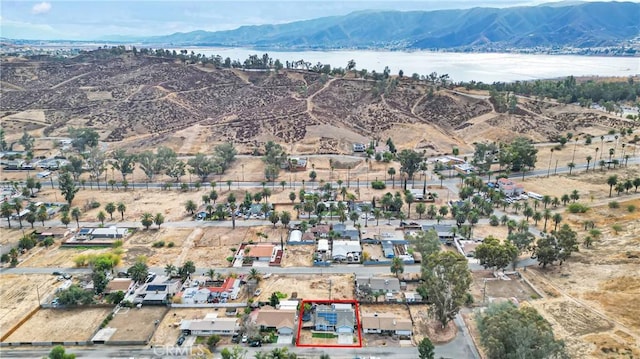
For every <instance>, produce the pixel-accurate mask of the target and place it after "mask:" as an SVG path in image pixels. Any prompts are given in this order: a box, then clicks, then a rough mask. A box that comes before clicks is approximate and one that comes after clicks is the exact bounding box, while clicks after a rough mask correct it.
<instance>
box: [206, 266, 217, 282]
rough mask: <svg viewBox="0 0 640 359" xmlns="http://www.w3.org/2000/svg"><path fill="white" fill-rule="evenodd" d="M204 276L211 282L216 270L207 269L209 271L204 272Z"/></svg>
mask: <svg viewBox="0 0 640 359" xmlns="http://www.w3.org/2000/svg"><path fill="white" fill-rule="evenodd" d="M206 275H207V277H209V279H211V280H212V281H213V279H214V278H215V277H216V270H215V269H213V268H209V270H207V272H206Z"/></svg>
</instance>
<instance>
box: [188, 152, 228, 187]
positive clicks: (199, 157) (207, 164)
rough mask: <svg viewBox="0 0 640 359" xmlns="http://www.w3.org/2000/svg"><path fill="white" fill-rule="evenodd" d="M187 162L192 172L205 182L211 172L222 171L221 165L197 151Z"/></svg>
mask: <svg viewBox="0 0 640 359" xmlns="http://www.w3.org/2000/svg"><path fill="white" fill-rule="evenodd" d="M187 164H188V165H189V167H191V170H190V171H191V173H193V174H195V175H196V176H198V177H200V180H201V181H202V182H205V181H206V179H207V177H209V175H210V174H211V173H214V172H220V171H221V167H220V165H218V164H216V163H215V161H213V160H212V159H211V158H209V157H206V156H205V155H203V154H202V153H196V155H195V157H193V158H190V159H189V160H188V161H187Z"/></svg>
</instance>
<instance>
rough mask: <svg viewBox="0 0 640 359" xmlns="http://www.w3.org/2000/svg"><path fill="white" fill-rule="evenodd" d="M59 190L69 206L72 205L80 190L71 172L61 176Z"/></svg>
mask: <svg viewBox="0 0 640 359" xmlns="http://www.w3.org/2000/svg"><path fill="white" fill-rule="evenodd" d="M58 188H60V192H61V193H62V196H63V197H64V199H65V200H66V201H67V203H68V204H69V205H71V202H72V201H73V199H74V198H75V196H76V193H78V191H79V190H80V188H78V187H77V186H76V183H75V182H74V181H73V178H72V177H71V175H70V174H69V172H63V173H62V175H60V177H59V178H58Z"/></svg>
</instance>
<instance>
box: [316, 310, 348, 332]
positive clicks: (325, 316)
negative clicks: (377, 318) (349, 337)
mask: <svg viewBox="0 0 640 359" xmlns="http://www.w3.org/2000/svg"><path fill="white" fill-rule="evenodd" d="M313 323H314V326H315V329H316V330H322V331H335V332H337V333H353V331H354V325H355V312H354V310H353V306H352V305H351V304H344V303H334V304H331V305H330V306H329V305H318V306H316V307H315V311H314V312H313Z"/></svg>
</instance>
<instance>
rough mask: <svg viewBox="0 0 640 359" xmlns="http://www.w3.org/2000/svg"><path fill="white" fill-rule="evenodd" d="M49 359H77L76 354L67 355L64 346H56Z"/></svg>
mask: <svg viewBox="0 0 640 359" xmlns="http://www.w3.org/2000/svg"><path fill="white" fill-rule="evenodd" d="M48 358H49V359H76V355H75V354H71V353H66V351H65V349H64V347H63V346H62V345H56V346H55V347H53V349H51V351H50V352H49V356H48Z"/></svg>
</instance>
